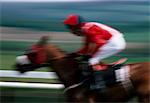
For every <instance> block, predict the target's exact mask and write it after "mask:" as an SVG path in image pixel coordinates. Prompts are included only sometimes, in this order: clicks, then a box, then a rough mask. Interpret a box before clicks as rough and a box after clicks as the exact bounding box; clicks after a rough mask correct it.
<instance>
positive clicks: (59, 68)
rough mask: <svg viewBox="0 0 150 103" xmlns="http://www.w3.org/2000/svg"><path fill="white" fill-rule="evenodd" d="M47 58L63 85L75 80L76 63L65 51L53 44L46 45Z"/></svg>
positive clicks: (68, 84)
mask: <svg viewBox="0 0 150 103" xmlns="http://www.w3.org/2000/svg"><path fill="white" fill-rule="evenodd" d="M47 51H48V55H49V56H48V59H49V60H50V64H51V67H52V68H53V69H54V70H55V71H56V73H57V75H58V76H59V78H60V80H61V81H62V82H63V83H64V84H65V86H70V85H73V84H74V83H75V82H77V72H78V68H77V63H76V61H75V60H74V59H73V58H67V56H66V53H65V52H62V50H61V49H59V48H58V47H56V46H54V45H51V44H49V45H47Z"/></svg>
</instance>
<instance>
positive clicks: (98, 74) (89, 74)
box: [79, 58, 127, 90]
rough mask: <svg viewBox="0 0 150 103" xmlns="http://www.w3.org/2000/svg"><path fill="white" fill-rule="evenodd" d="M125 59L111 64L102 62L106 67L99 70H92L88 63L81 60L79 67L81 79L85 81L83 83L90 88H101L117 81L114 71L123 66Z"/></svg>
mask: <svg viewBox="0 0 150 103" xmlns="http://www.w3.org/2000/svg"><path fill="white" fill-rule="evenodd" d="M126 60H127V59H124V58H123V59H120V60H118V61H117V62H114V63H111V64H104V65H105V66H106V67H107V69H105V70H101V71H93V70H92V68H91V67H90V66H88V63H86V62H83V63H81V64H80V65H79V68H80V69H81V79H80V80H85V79H87V81H86V82H85V83H84V84H85V85H86V86H88V87H89V89H90V90H101V89H104V88H106V87H109V86H112V85H114V84H117V83H119V82H120V81H118V80H117V77H116V73H115V71H116V70H118V69H120V68H121V67H123V66H124V63H125V61H126Z"/></svg>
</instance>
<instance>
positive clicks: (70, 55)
mask: <svg viewBox="0 0 150 103" xmlns="http://www.w3.org/2000/svg"><path fill="white" fill-rule="evenodd" d="M67 55H68V57H71V58H77V57H80V56H81V55H80V54H78V53H69V54H67Z"/></svg>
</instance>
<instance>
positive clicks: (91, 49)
mask: <svg viewBox="0 0 150 103" xmlns="http://www.w3.org/2000/svg"><path fill="white" fill-rule="evenodd" d="M64 24H65V25H66V26H67V27H68V28H69V30H70V32H71V33H73V34H75V35H77V36H83V37H84V39H83V40H84V46H83V47H82V48H81V49H80V50H79V51H77V52H76V53H77V54H84V55H90V57H91V58H90V59H89V61H88V63H89V65H90V66H92V69H93V70H95V71H99V70H103V69H104V68H103V66H102V65H100V64H99V63H100V61H101V60H102V59H104V58H107V57H110V56H112V55H115V54H117V53H119V52H121V51H122V50H123V49H125V47H126V42H125V39H124V37H123V34H122V33H120V32H119V31H118V30H116V29H114V28H112V27H110V26H107V25H104V24H101V23H97V22H81V17H80V16H79V15H76V14H71V15H69V16H68V17H67V18H66V19H65V20H64Z"/></svg>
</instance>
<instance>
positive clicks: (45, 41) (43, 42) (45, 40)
mask: <svg viewBox="0 0 150 103" xmlns="http://www.w3.org/2000/svg"><path fill="white" fill-rule="evenodd" d="M48 41H49V36H42V37H41V38H40V40H39V41H38V43H37V44H39V45H45V44H47V43H48Z"/></svg>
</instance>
